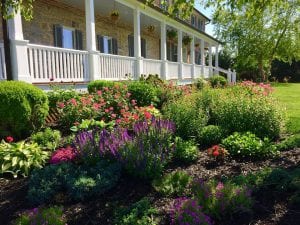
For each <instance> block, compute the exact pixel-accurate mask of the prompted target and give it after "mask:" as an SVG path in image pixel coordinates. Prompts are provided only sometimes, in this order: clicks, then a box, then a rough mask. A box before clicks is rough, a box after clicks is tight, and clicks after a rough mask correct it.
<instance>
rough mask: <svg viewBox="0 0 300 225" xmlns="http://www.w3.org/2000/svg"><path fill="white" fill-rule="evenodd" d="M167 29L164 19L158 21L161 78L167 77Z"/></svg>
mask: <svg viewBox="0 0 300 225" xmlns="http://www.w3.org/2000/svg"><path fill="white" fill-rule="evenodd" d="M166 36H167V29H166V23H165V21H161V23H160V56H161V60H162V64H163V66H162V71H161V73H162V74H161V79H163V80H167V79H168V61H167V37H166Z"/></svg>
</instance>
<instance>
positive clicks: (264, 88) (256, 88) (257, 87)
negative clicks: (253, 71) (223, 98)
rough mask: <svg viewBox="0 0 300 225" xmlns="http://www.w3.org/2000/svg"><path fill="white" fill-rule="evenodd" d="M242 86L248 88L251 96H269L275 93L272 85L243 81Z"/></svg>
mask: <svg viewBox="0 0 300 225" xmlns="http://www.w3.org/2000/svg"><path fill="white" fill-rule="evenodd" d="M240 86H242V87H244V88H246V89H247V90H248V91H249V92H250V93H251V94H255V95H263V96H268V95H270V94H271V93H272V92H273V91H274V89H273V88H272V87H271V85H270V84H265V83H255V82H252V81H250V80H247V81H243V82H242V83H240Z"/></svg>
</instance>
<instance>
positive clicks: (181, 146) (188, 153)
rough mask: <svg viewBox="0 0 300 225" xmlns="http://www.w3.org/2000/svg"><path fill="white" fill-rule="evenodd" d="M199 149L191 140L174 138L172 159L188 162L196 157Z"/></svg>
mask: <svg viewBox="0 0 300 225" xmlns="http://www.w3.org/2000/svg"><path fill="white" fill-rule="evenodd" d="M198 153H199V150H198V148H197V146H196V144H195V143H194V141H193V140H188V141H184V140H182V138H180V137H176V139H175V150H174V153H173V155H174V159H175V160H176V161H178V162H184V163H190V162H193V161H195V160H196V159H197V158H198Z"/></svg>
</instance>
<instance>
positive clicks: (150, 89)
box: [128, 81, 159, 106]
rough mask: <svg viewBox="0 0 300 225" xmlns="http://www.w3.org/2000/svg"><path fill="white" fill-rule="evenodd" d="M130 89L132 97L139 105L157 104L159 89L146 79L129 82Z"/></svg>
mask: <svg viewBox="0 0 300 225" xmlns="http://www.w3.org/2000/svg"><path fill="white" fill-rule="evenodd" d="M128 91H129V93H131V99H132V100H136V101H137V104H138V106H149V105H151V104H153V105H156V103H157V102H158V100H159V99H158V97H157V89H156V88H155V87H154V86H153V85H151V84H148V83H146V82H144V81H133V82H129V83H128Z"/></svg>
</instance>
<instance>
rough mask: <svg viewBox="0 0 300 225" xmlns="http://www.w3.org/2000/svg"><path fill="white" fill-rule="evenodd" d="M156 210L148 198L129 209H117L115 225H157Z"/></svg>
mask: <svg viewBox="0 0 300 225" xmlns="http://www.w3.org/2000/svg"><path fill="white" fill-rule="evenodd" d="M157 213H158V211H157V209H156V208H154V207H153V206H151V203H150V201H149V199H148V198H143V199H141V200H140V201H138V202H136V203H134V204H133V205H132V206H130V207H123V208H119V209H118V211H117V212H116V216H115V224H116V225H158V224H159V221H158V220H157V219H156V218H155V215H156V214H157Z"/></svg>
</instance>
